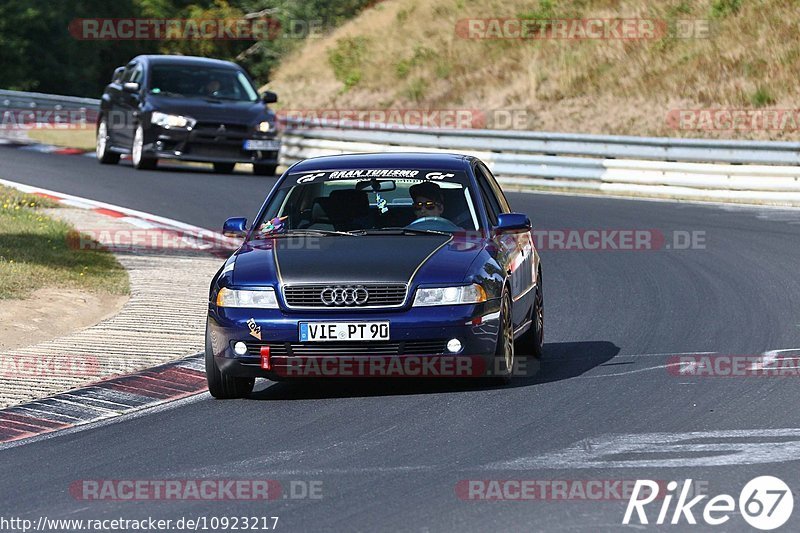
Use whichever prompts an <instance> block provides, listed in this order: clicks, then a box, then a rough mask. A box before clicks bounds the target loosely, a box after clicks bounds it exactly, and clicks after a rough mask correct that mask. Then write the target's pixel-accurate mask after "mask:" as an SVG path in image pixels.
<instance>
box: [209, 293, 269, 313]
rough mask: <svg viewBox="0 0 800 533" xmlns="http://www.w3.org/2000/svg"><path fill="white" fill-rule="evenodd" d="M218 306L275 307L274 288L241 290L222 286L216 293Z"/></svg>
mask: <svg viewBox="0 0 800 533" xmlns="http://www.w3.org/2000/svg"><path fill="white" fill-rule="evenodd" d="M217 305H218V306H219V307H249V308H251V309H277V308H278V300H277V298H275V290H274V289H259V290H256V291H243V290H234V289H226V288H222V289H220V290H219V292H218V293H217Z"/></svg>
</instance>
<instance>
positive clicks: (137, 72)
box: [131, 65, 144, 83]
mask: <svg viewBox="0 0 800 533" xmlns="http://www.w3.org/2000/svg"><path fill="white" fill-rule="evenodd" d="M142 74H144V69H143V68H142V66H141V65H136V68H134V69H133V74H132V75H131V81H134V82H136V83H142Z"/></svg>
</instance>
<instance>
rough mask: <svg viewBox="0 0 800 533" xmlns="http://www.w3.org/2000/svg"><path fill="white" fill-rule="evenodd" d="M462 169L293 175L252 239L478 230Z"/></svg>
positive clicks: (261, 221) (268, 207)
mask: <svg viewBox="0 0 800 533" xmlns="http://www.w3.org/2000/svg"><path fill="white" fill-rule="evenodd" d="M475 197H476V196H475V195H474V194H472V192H471V191H470V187H469V180H468V179H467V176H466V174H464V173H463V172H454V171H437V170H430V169H426V170H416V169H408V170H406V169H402V170H401V169H396V170H395V169H388V170H387V169H373V170H370V169H358V170H338V171H320V172H304V173H297V174H290V175H289V176H288V177H287V178H286V180H285V185H284V186H282V187H281V188H280V189H279V190H278V191H277V193H276V194H275V196H274V197H273V198H272V200H271V201H270V204H269V205H268V206H267V209H266V210H265V212H264V215H263V217H262V218H261V219H260V220H258V221H257V223H256V225H255V231H254V234H253V236H252V238H256V239H258V238H263V237H265V236H272V235H280V234H292V233H296V232H299V231H304V230H322V231H326V232H331V231H334V232H348V233H351V234H353V235H362V236H366V235H375V234H384V233H385V234H389V233H400V234H407V235H426V234H436V233H453V232H457V231H469V230H472V231H474V230H479V229H480V222H479V218H478V215H477V210H476V207H475V200H474V198H475Z"/></svg>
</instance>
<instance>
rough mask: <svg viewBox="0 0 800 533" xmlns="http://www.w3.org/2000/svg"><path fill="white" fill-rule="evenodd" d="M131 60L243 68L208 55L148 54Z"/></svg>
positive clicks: (158, 63)
mask: <svg viewBox="0 0 800 533" xmlns="http://www.w3.org/2000/svg"><path fill="white" fill-rule="evenodd" d="M131 61H139V62H146V63H150V64H151V65H196V66H204V67H217V68H219V67H223V68H233V69H237V70H242V67H240V66H239V65H237V64H236V63H232V62H230V61H223V60H221V59H209V58H207V57H197V56H177V55H160V54H148V55H141V56H136V57H134V58H133V59H132V60H131Z"/></svg>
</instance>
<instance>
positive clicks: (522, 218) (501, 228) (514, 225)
mask: <svg viewBox="0 0 800 533" xmlns="http://www.w3.org/2000/svg"><path fill="white" fill-rule="evenodd" d="M495 229H496V230H497V231H498V232H505V231H508V232H512V231H530V230H531V219H530V218H528V215H526V214H525V213H500V214H499V215H497V226H496V227H495Z"/></svg>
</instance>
